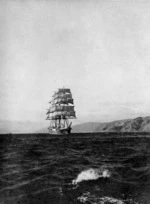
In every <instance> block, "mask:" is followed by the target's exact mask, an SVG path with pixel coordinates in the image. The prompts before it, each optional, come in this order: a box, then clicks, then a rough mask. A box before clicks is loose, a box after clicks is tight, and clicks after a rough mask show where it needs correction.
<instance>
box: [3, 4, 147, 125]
mask: <svg viewBox="0 0 150 204" xmlns="http://www.w3.org/2000/svg"><path fill="white" fill-rule="evenodd" d="M63 86H64V87H66V88H70V89H71V91H72V94H73V98H74V102H75V110H76V115H77V118H78V120H77V122H84V121H85V122H86V121H110V120H114V119H123V118H133V117H137V116H146V115H150V1H138V0H136V1H135V0H134V1H132V0H130V1H127V0H124V1H123V0H120V1H119V0H118V1H110V0H97V1H96V0H57V1H55V0H49V1H48V0H24V1H19V0H1V1H0V119H7V120H17V121H20V120H31V121H41V122H43V123H46V122H45V113H46V108H48V101H49V100H50V99H51V96H52V94H53V92H54V91H55V90H56V89H57V88H62V87H63Z"/></svg>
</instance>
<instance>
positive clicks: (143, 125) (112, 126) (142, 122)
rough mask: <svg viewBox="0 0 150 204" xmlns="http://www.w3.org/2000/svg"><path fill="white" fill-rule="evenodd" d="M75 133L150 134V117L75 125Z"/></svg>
mask: <svg viewBox="0 0 150 204" xmlns="http://www.w3.org/2000/svg"><path fill="white" fill-rule="evenodd" d="M73 132H150V117H138V118H135V119H128V120H118V121H113V122H109V123H83V124H80V125H75V126H74V127H73Z"/></svg>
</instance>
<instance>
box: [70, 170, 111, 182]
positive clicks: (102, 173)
mask: <svg viewBox="0 0 150 204" xmlns="http://www.w3.org/2000/svg"><path fill="white" fill-rule="evenodd" d="M101 177H104V178H106V177H110V172H109V171H108V170H107V169H93V168H90V169H87V170H85V171H82V172H81V173H79V174H78V176H77V178H76V179H74V180H73V181H72V184H77V183H80V182H82V181H88V180H97V179H98V178H101Z"/></svg>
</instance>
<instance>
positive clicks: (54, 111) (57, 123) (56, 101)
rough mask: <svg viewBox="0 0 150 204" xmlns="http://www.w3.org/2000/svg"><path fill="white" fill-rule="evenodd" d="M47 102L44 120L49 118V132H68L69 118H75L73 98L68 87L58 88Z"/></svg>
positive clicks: (69, 130) (59, 133)
mask: <svg viewBox="0 0 150 204" xmlns="http://www.w3.org/2000/svg"><path fill="white" fill-rule="evenodd" d="M49 103H50V107H49V108H48V111H47V118H46V120H50V126H49V127H48V130H49V133H50V134H56V135H61V134H70V133H71V129H72V128H71V124H72V122H70V121H69V120H71V119H75V118H76V114H75V111H74V100H73V98H72V94H71V91H70V89H67V88H61V89H58V90H57V91H56V92H55V93H54V95H53V96H52V100H51V101H50V102H49Z"/></svg>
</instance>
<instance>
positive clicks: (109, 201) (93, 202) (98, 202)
mask: <svg viewBox="0 0 150 204" xmlns="http://www.w3.org/2000/svg"><path fill="white" fill-rule="evenodd" d="M77 199H78V200H79V201H80V202H81V203H88V204H89V203H90V204H138V203H137V202H135V201H133V200H132V199H126V200H121V199H116V198H113V197H108V196H104V197H96V196H94V195H91V194H90V192H86V193H84V194H83V195H82V196H80V197H78V198H77Z"/></svg>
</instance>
